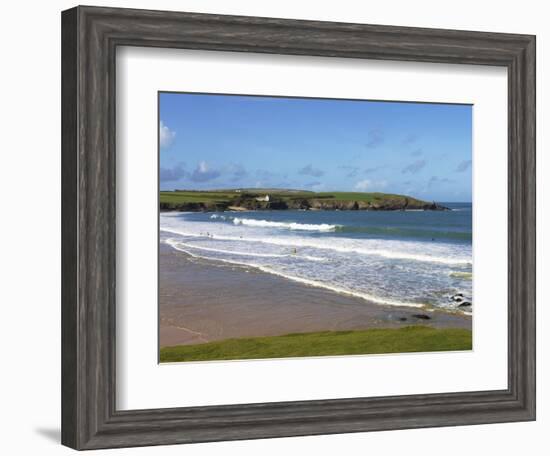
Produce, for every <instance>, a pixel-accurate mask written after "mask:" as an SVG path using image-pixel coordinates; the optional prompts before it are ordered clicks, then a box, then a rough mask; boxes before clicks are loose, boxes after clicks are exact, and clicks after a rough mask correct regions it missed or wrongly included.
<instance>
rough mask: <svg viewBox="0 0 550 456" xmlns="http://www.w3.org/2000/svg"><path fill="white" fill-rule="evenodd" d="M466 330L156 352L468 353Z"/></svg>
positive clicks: (315, 335) (185, 357)
mask: <svg viewBox="0 0 550 456" xmlns="http://www.w3.org/2000/svg"><path fill="white" fill-rule="evenodd" d="M471 349H472V332H471V331H470V330H467V329H457V328H448V329H436V328H432V327H429V326H407V327H404V328H397V329H393V328H391V329H368V330H363V331H323V332H312V333H298V334H287V335H284V336H271V337H251V338H241V339H227V340H221V341H217V342H209V343H205V344H197V345H178V346H174V347H164V348H161V349H160V362H161V363H166V362H181V361H216V360H231V359H265V358H291V357H304V356H306V357H307V356H336V355H366V354H382V353H411V352H433V351H449V350H471Z"/></svg>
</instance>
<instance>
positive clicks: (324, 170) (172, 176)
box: [159, 93, 472, 202]
mask: <svg viewBox="0 0 550 456" xmlns="http://www.w3.org/2000/svg"><path fill="white" fill-rule="evenodd" d="M159 103H160V106H159V117H160V119H159V129H160V130H159V132H160V133H159V136H160V188H161V190H172V189H220V188H252V187H269V188H274V187H275V188H295V189H307V190H315V191H336V190H339V191H367V192H370V191H373V192H374V191H380V192H389V193H402V194H407V195H411V196H416V197H418V198H422V199H428V200H435V201H449V202H450V201H471V198H472V176H471V164H472V161H471V160H472V107H471V106H469V105H468V106H467V105H445V104H428V103H398V102H376V101H347V100H326V99H303V98H273V97H247V96H230V95H204V94H180V93H177V94H175V93H161V94H160V95H159Z"/></svg>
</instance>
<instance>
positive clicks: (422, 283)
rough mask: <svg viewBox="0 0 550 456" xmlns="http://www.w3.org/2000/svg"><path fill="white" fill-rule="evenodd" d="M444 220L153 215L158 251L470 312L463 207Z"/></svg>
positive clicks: (392, 214) (468, 225)
mask: <svg viewBox="0 0 550 456" xmlns="http://www.w3.org/2000/svg"><path fill="white" fill-rule="evenodd" d="M441 204H442V205H444V206H446V207H448V208H450V209H451V210H450V211H423V210H410V211H290V210H283V211H250V212H161V213H160V242H164V243H166V244H168V245H170V246H172V247H173V248H174V249H176V250H178V251H181V252H184V253H186V254H188V255H190V256H192V257H195V258H200V259H203V260H204V261H215V262H217V263H218V264H227V265H229V266H231V267H235V266H238V267H243V268H253V269H256V270H259V271H263V272H265V273H268V274H273V275H276V276H280V277H284V278H286V279H288V280H293V281H296V282H301V283H303V284H306V285H309V286H313V287H319V288H325V289H328V290H331V291H333V292H336V293H340V294H345V295H351V296H356V297H358V298H362V299H364V300H366V301H369V302H372V303H377V304H381V305H389V306H408V307H419V308H420V307H422V308H424V309H428V310H430V309H436V308H439V309H445V310H448V311H451V312H461V313H467V314H470V313H471V308H464V307H459V306H458V303H457V302H456V301H455V300H453V299H452V298H453V296H456V295H457V294H461V295H462V296H463V299H464V300H466V301H469V302H472V204H471V203H441ZM251 280H252V279H251Z"/></svg>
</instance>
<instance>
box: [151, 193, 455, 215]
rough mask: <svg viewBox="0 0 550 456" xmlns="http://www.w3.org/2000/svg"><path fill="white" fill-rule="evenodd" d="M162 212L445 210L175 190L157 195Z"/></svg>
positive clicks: (390, 202) (404, 200) (325, 196)
mask: <svg viewBox="0 0 550 456" xmlns="http://www.w3.org/2000/svg"><path fill="white" fill-rule="evenodd" d="M160 209H161V210H168V211H169V210H180V211H224V210H232V209H233V210H235V209H242V210H284V209H302V210H336V209H338V210H403V209H425V210H444V209H445V208H444V207H442V206H439V205H437V204H435V203H433V202H432V203H430V202H427V201H422V200H419V199H417V198H413V197H411V196H406V195H397V194H392V193H362V192H309V191H304V190H281V189H267V188H266V189H225V190H208V191H194V190H175V191H161V192H160Z"/></svg>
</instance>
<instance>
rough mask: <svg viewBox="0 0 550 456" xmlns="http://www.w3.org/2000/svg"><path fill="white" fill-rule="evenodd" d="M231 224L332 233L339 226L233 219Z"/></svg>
mask: <svg viewBox="0 0 550 456" xmlns="http://www.w3.org/2000/svg"><path fill="white" fill-rule="evenodd" d="M233 224H235V225H245V226H254V227H258V228H285V229H288V230H301V231H334V230H336V228H337V227H338V226H340V225H329V224H328V223H321V224H309V223H295V222H271V221H269V220H256V219H247V218H240V217H234V218H233Z"/></svg>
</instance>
